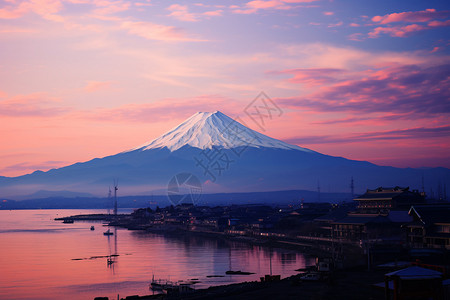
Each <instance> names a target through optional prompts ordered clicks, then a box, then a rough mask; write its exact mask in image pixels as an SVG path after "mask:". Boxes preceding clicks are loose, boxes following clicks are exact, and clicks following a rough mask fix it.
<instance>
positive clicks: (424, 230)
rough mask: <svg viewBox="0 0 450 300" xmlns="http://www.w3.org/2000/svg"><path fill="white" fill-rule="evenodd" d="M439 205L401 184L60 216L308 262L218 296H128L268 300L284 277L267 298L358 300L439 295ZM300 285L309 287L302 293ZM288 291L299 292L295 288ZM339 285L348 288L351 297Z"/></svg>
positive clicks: (442, 217)
mask: <svg viewBox="0 0 450 300" xmlns="http://www.w3.org/2000/svg"><path fill="white" fill-rule="evenodd" d="M446 200H447V199H445V197H442V198H441V199H434V200H430V199H426V195H425V193H423V192H419V191H417V190H410V189H409V188H408V187H378V188H376V189H368V190H367V191H366V193H364V194H362V195H360V196H357V197H355V198H354V199H353V201H352V202H347V203H346V202H344V203H342V204H340V205H337V204H329V203H303V202H301V201H300V202H299V203H298V205H285V206H277V205H274V206H270V205H258V204H250V205H231V206H216V207H210V206H196V205H193V204H192V203H181V204H179V205H176V206H173V205H171V206H167V207H164V208H160V207H156V208H155V209H151V208H140V209H136V210H134V212H133V213H131V214H118V215H80V216H72V217H65V218H60V220H64V221H65V222H70V221H73V220H83V219H91V220H92V218H94V219H95V218H98V219H103V220H108V221H109V226H120V227H125V228H128V229H129V230H146V231H149V232H156V233H161V234H177V235H180V234H187V235H189V234H197V235H203V236H204V237H205V238H221V239H231V240H236V241H242V242H247V243H252V244H255V245H261V246H270V247H289V248H293V249H298V250H300V251H303V252H305V253H314V255H316V256H317V257H318V258H317V263H316V266H315V267H313V268H310V269H308V270H299V271H300V273H299V275H298V276H294V277H293V278H289V279H284V280H280V278H279V276H278V277H276V276H272V274H270V276H269V275H268V276H266V278H261V282H258V283H251V285H250V286H249V283H243V284H241V285H238V286H239V287H234V288H230V287H228V290H227V289H225V288H222V289H216V290H212V289H213V288H210V289H208V292H205V291H196V292H195V293H188V294H186V293H183V294H181V295H180V293H179V291H178V290H177V293H174V292H173V291H172V292H171V293H170V292H169V293H168V294H166V295H163V294H158V295H153V296H132V297H128V298H129V299H133V298H136V299H147V298H148V299H155V298H161V297H169V298H171V297H172V298H175V299H176V298H179V297H181V298H183V299H208V298H211V297H212V298H218V297H223V299H225V298H227V297H230V298H233V299H253V298H254V299H256V298H262V299H271V297H269V298H267V297H268V296H267V295H270V293H271V292H270V291H271V290H273V289H280V286H279V285H281V284H283V283H282V282H286V280H288V282H289V284H288V287H286V286H285V287H283V290H284V291H283V292H280V291H278V292H277V293H279V295H284V297H285V298H286V299H288V298H295V299H363V298H360V297H361V295H363V294H364V295H366V296H367V297H364V299H449V297H450V293H449V292H450V280H449V279H448V278H449V275H450V255H449V253H450V203H449V202H447V201H446ZM230 271H231V270H230ZM346 280H347V281H349V282H346ZM275 281H276V282H275ZM278 281H280V282H278ZM302 282H303V283H302ZM305 282H307V284H308V285H309V287H314V288H310V289H309V292H307V291H308V289H307V288H306V289H305V284H304V283H305ZM336 282H338V284H336ZM258 284H259V285H258ZM284 284H285V285H286V284H287V283H284ZM261 285H263V287H261ZM298 285H302V289H299V290H298V291H297V292H296V291H295V289H296V288H295V286H298ZM271 287H272V288H271ZM346 288H348V289H352V293H353V294H352V295H353V296H349V294H348V293H350V291H349V290H345V289H346ZM229 289H231V291H234V292H230V291H229ZM293 289H294V290H293ZM202 292H203V293H202ZM284 293H286V294H284ZM299 293H300V294H301V295H300V294H299ZM321 293H322V294H321ZM245 295H247V296H245ZM264 295H265V296H266V298H265V297H262V296H264ZM320 295H322V296H320ZM128 298H127V299H128ZM98 299H101V298H98Z"/></svg>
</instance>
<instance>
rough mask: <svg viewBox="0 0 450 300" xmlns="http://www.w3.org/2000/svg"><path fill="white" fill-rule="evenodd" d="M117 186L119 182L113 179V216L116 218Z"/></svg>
mask: <svg viewBox="0 0 450 300" xmlns="http://www.w3.org/2000/svg"><path fill="white" fill-rule="evenodd" d="M118 186H119V180H118V179H117V180H116V179H114V215H116V216H117V190H118V189H119V188H118Z"/></svg>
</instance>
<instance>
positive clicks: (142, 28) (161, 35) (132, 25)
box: [121, 21, 204, 42]
mask: <svg viewBox="0 0 450 300" xmlns="http://www.w3.org/2000/svg"><path fill="white" fill-rule="evenodd" d="M121 27H122V28H123V29H126V30H128V32H129V33H130V34H134V35H137V36H140V37H143V38H145V39H148V40H157V41H183V42H199V41H204V40H201V39H196V38H191V37H188V36H187V35H186V34H185V33H184V31H183V30H182V29H180V28H177V27H174V26H166V25H160V24H155V23H150V22H131V21H125V22H122V24H121Z"/></svg>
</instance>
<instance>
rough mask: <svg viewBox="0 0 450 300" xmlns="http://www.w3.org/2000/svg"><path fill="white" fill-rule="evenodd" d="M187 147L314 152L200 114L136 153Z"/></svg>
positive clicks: (220, 115)
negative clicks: (243, 147) (253, 148)
mask: <svg viewBox="0 0 450 300" xmlns="http://www.w3.org/2000/svg"><path fill="white" fill-rule="evenodd" d="M183 146H191V147H195V148H199V149H211V148H212V147H221V148H225V149H230V148H236V147H242V146H250V147H255V148H261V147H266V148H277V149H294V150H301V151H308V152H311V150H309V149H306V148H301V147H299V146H295V145H289V144H287V143H285V142H283V141H280V140H276V139H273V138H271V137H268V136H266V135H264V134H261V133H259V132H257V131H254V130H252V129H250V128H248V127H246V126H244V125H242V124H241V123H239V122H237V121H235V120H233V119H231V118H230V117H228V116H227V115H225V114H223V113H221V112H220V111H215V112H212V113H211V112H198V113H196V114H194V115H193V116H191V117H190V118H189V119H187V120H186V121H184V122H183V123H181V124H180V125H178V126H177V127H175V128H173V129H172V130H170V131H169V132H167V133H165V134H163V135H162V136H160V137H159V138H157V139H155V140H153V141H151V142H148V143H145V144H144V145H142V146H139V147H136V148H133V149H132V150H137V149H138V150H141V151H144V150H149V149H157V148H164V147H166V148H167V149H169V150H170V151H172V152H173V151H176V150H178V149H180V148H181V147H183Z"/></svg>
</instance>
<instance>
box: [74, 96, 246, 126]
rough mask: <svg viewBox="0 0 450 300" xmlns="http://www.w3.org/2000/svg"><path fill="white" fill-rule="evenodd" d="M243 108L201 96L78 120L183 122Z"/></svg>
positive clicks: (90, 114)
mask: <svg viewBox="0 0 450 300" xmlns="http://www.w3.org/2000/svg"><path fill="white" fill-rule="evenodd" d="M242 109H243V108H242V105H240V104H239V103H238V102H236V101H233V100H231V99H229V98H225V97H221V96H217V95H203V96H197V97H193V98H189V99H184V98H183V99H164V100H161V101H157V102H153V103H148V104H126V105H123V106H121V107H117V108H112V109H99V110H95V111H91V112H83V113H81V114H80V115H79V116H80V117H81V118H87V119H95V120H97V121H107V122H117V121H119V122H130V121H131V122H160V121H169V120H173V119H179V120H184V119H186V118H187V117H189V116H190V115H193V114H194V113H196V112H199V111H211V112H212V111H216V110H220V111H222V112H224V113H228V114H230V116H231V117H232V116H234V115H236V114H238V113H240V112H242Z"/></svg>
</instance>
